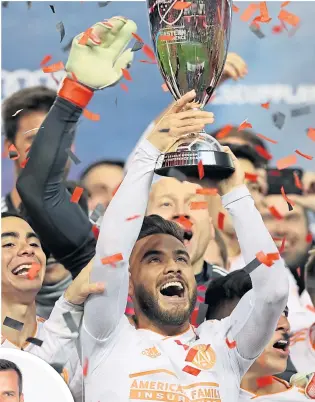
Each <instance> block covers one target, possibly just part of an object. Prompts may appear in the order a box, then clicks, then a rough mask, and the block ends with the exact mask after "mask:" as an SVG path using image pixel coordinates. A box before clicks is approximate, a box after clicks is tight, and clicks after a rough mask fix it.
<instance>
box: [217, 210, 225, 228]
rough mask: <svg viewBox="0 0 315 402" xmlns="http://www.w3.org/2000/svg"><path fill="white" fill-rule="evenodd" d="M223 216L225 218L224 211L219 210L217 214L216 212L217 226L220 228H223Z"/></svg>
mask: <svg viewBox="0 0 315 402" xmlns="http://www.w3.org/2000/svg"><path fill="white" fill-rule="evenodd" d="M224 218H225V215H224V213H223V212H219V214H218V228H219V229H220V230H223V227H224Z"/></svg>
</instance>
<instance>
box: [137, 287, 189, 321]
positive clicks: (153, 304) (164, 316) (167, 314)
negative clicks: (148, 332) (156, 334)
mask: <svg viewBox="0 0 315 402" xmlns="http://www.w3.org/2000/svg"><path fill="white" fill-rule="evenodd" d="M135 298H136V300H137V303H138V305H139V308H140V310H141V311H142V313H143V314H145V315H146V316H147V318H149V319H150V320H151V321H152V322H154V323H157V324H159V325H168V326H170V325H174V326H177V325H178V326H180V325H183V324H184V323H185V322H186V321H188V320H189V318H190V316H191V314H192V312H193V311H194V308H195V305H196V302H197V287H195V288H194V290H193V293H192V295H191V296H190V297H189V307H188V309H187V308H186V309H183V308H181V309H178V310H175V311H174V310H173V312H171V311H167V310H163V309H162V308H161V307H160V306H159V303H158V300H157V297H155V296H154V295H153V294H152V293H151V292H150V291H148V290H147V289H146V288H145V287H144V286H143V285H137V287H136V288H135Z"/></svg>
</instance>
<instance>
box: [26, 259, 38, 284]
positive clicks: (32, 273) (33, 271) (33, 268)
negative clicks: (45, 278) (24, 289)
mask: <svg viewBox="0 0 315 402" xmlns="http://www.w3.org/2000/svg"><path fill="white" fill-rule="evenodd" d="M39 271H40V265H39V264H37V263H36V262H32V266H31V268H30V269H29V271H28V273H27V278H28V279H30V280H33V279H35V278H36V276H37V274H38V272H39Z"/></svg>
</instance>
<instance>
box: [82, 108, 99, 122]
mask: <svg viewBox="0 0 315 402" xmlns="http://www.w3.org/2000/svg"><path fill="white" fill-rule="evenodd" d="M83 116H84V117H86V118H87V119H89V120H92V121H100V119H101V116H100V115H99V114H98V113H92V112H90V111H89V110H87V109H84V110H83Z"/></svg>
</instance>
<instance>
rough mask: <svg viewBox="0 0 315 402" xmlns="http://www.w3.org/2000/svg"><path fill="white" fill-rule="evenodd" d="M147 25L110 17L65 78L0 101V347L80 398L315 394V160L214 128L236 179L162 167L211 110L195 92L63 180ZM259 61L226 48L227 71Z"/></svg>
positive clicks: (232, 74)
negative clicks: (275, 161) (6, 186)
mask: <svg viewBox="0 0 315 402" xmlns="http://www.w3.org/2000/svg"><path fill="white" fill-rule="evenodd" d="M136 29H137V27H136V25H135V23H134V22H133V21H131V20H128V19H126V18H123V17H113V18H111V19H110V20H109V21H108V22H105V23H104V22H103V23H97V24H96V25H94V26H93V29H92V30H91V32H90V34H89V37H88V39H87V41H86V44H81V43H80V40H81V39H82V36H83V35H84V34H80V35H78V36H77V37H76V38H75V39H74V41H73V43H72V48H71V51H70V55H69V59H68V63H67V65H66V70H67V77H66V78H65V80H64V81H63V82H62V84H61V86H60V88H59V90H58V93H55V92H54V91H52V90H50V89H48V88H45V87H32V88H27V89H22V90H20V91H18V92H16V93H15V94H14V95H12V96H11V97H10V98H8V99H6V100H5V101H4V103H3V110H2V118H3V127H4V133H5V147H6V148H7V149H8V150H9V152H10V153H11V154H12V149H13V148H12V145H13V146H14V152H15V153H16V154H17V155H15V156H14V158H13V159H14V161H13V163H14V167H15V177H16V181H15V183H13V185H12V190H11V191H10V193H8V194H7V195H5V196H4V197H3V198H2V205H1V209H2V220H1V221H2V227H1V230H2V236H1V237H2V299H1V301H2V342H1V344H2V347H7V348H19V349H23V350H24V351H26V352H29V353H33V354H35V355H37V356H39V357H41V358H42V359H44V360H45V361H47V363H49V364H51V365H52V366H53V367H54V368H55V369H56V370H57V371H58V372H59V373H60V374H61V375H62V376H63V378H64V380H65V381H66V382H67V384H68V385H69V388H70V390H71V392H72V395H73V397H74V400H75V402H82V401H86V402H97V401H99V402H116V401H128V400H130V401H179V402H180V401H185V402H192V401H196V402H197V401H198V402H212V401H216V402H220V401H222V402H245V401H248V400H251V399H256V400H257V401H267V400H270V401H273V402H277V401H290V402H298V401H306V400H307V399H315V374H314V373H315V307H314V305H315V249H314V242H315V228H314V223H315V219H314V217H315V173H314V172H313V173H312V172H303V171H302V170H301V169H284V170H277V169H274V168H272V167H271V166H269V161H268V158H267V159H266V158H264V157H262V156H261V155H262V152H259V150H261V149H263V150H265V151H266V153H268V148H267V146H266V144H265V143H264V141H263V140H261V139H260V138H259V137H258V136H257V135H256V134H255V133H254V132H252V131H247V130H238V128H237V127H233V128H231V129H230V131H229V132H228V133H227V134H226V135H224V136H222V130H218V131H216V132H210V134H211V135H213V136H214V137H216V138H217V139H218V140H219V141H220V143H221V144H222V150H223V151H224V152H226V153H228V154H229V155H230V157H231V158H232V160H233V164H234V167H235V171H234V173H233V174H232V175H231V176H230V177H228V178H227V179H224V180H221V181H217V182H215V184H213V182H214V179H215V178H213V177H211V178H209V177H204V178H202V179H201V180H199V181H196V180H190V178H189V177H184V178H183V177H182V175H181V177H180V175H179V176H178V177H158V176H156V175H155V174H154V169H155V164H156V161H157V159H158V157H159V156H160V155H161V154H163V153H164V152H166V151H167V149H169V147H170V146H171V145H172V144H173V143H174V141H176V140H177V139H179V138H181V137H182V136H183V135H187V134H191V133H192V132H198V131H200V130H202V129H203V128H204V127H205V126H207V125H208V124H211V123H213V121H214V116H213V114H212V113H211V112H207V111H201V110H196V104H195V103H194V99H195V96H196V94H195V92H194V91H191V92H189V93H187V94H185V95H184V96H182V97H181V98H180V99H179V100H178V101H176V102H174V103H172V104H171V105H170V106H169V107H168V108H167V109H166V110H164V111H163V112H162V113H161V115H159V116H158V117H157V118H156V119H155V121H154V122H152V123H151V124H150V125H149V126H148V128H147V130H146V131H145V133H144V134H143V136H142V137H141V139H140V141H139V142H138V144H137V145H136V147H135V151H134V152H133V153H132V155H131V156H130V158H129V159H128V161H127V162H126V164H125V163H124V162H123V161H118V160H101V161H96V162H95V163H93V164H91V165H90V166H88V167H87V168H86V169H85V170H84V171H83V172H82V174H81V176H80V178H79V180H78V182H71V181H68V179H67V176H68V172H69V168H70V164H71V157H69V154H70V151H71V149H72V150H73V143H74V138H75V133H76V127H77V122H78V120H79V118H80V116H81V114H82V111H83V109H84V108H85V107H86V106H87V104H88V102H89V101H90V100H91V98H92V97H93V93H94V91H95V90H99V89H104V88H106V87H109V86H111V85H113V84H115V83H116V82H118V81H119V79H120V78H121V75H122V73H121V69H123V68H126V67H127V66H128V65H129V64H130V63H131V61H132V52H130V50H129V49H127V50H124V49H125V48H126V47H127V45H128V43H129V42H130V40H131V38H132V34H133V33H135V32H136ZM122 52H123V53H122ZM246 73H247V66H246V64H245V62H244V61H243V60H242V59H241V58H240V57H239V56H237V55H235V54H230V55H229V56H228V58H227V63H226V66H225V70H224V74H223V80H222V81H224V80H225V79H227V78H232V79H238V78H242V77H244V76H245V75H246ZM105 90H106V89H105ZM17 111H18V113H16V112H17ZM34 128H36V129H34ZM173 176H176V175H173ZM210 180H211V181H210ZM209 183H211V188H209V187H210V184H209ZM81 188H82V189H83V192H82V194H81V195H80V197H78V196H77V192H78V189H79V190H80V189H81ZM282 188H284V189H285V194H284V193H283V190H282ZM192 205H195V206H196V205H199V207H192ZM18 398H19V395H18V394H17V396H16V399H11V400H14V401H20V402H21V401H23V400H22V399H18Z"/></svg>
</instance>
